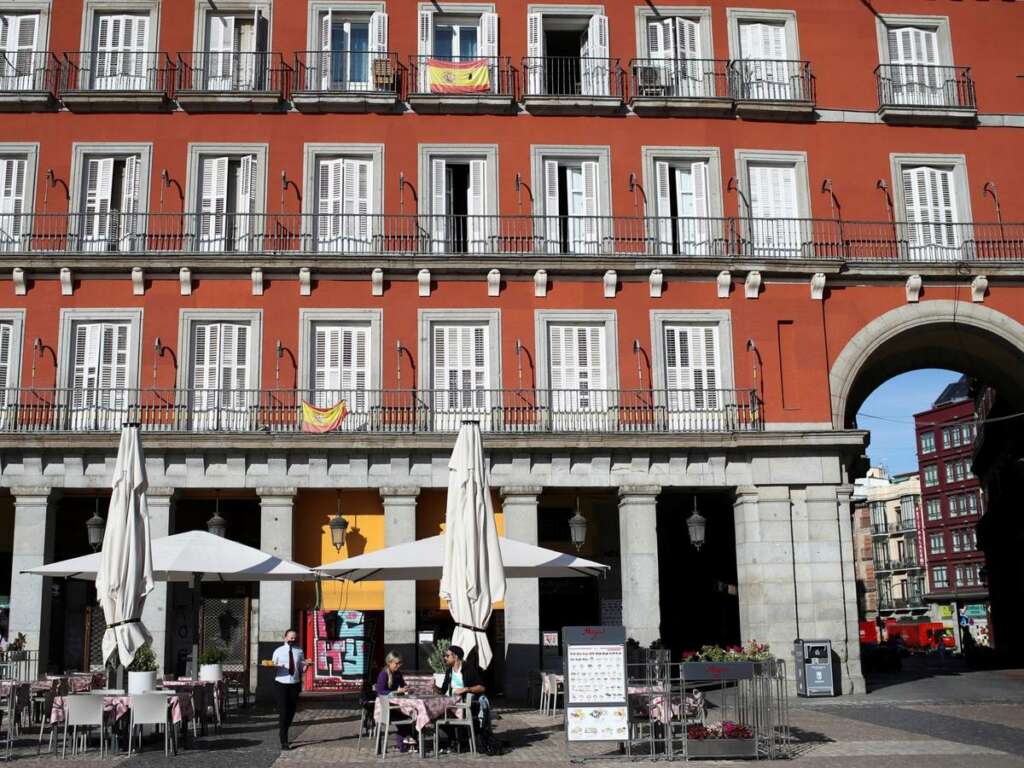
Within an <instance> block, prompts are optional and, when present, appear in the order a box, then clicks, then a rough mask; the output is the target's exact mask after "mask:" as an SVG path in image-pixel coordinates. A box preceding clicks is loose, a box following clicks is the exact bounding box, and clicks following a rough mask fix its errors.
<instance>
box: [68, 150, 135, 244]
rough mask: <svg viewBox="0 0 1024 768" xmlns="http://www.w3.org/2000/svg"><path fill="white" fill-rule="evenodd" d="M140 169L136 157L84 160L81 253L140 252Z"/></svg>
mask: <svg viewBox="0 0 1024 768" xmlns="http://www.w3.org/2000/svg"><path fill="white" fill-rule="evenodd" d="M139 166H140V159H139V157H138V156H137V155H128V156H127V157H86V158H85V189H84V196H85V199H84V201H83V202H84V205H83V206H82V211H83V213H82V221H81V222H80V231H81V238H82V250H85V251H89V252H98V251H122V252H124V251H134V250H138V247H139V245H140V243H139V242H138V240H139V235H140V233H141V231H142V226H141V222H140V221H139Z"/></svg>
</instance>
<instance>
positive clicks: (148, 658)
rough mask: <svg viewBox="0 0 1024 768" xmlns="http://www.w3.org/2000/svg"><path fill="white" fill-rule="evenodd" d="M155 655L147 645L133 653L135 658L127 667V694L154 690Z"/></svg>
mask: <svg viewBox="0 0 1024 768" xmlns="http://www.w3.org/2000/svg"><path fill="white" fill-rule="evenodd" d="M157 668H158V665H157V663H156V654H155V653H153V649H152V648H150V647H149V646H148V645H144V646H142V647H141V648H139V649H138V650H136V651H135V658H134V659H132V663H131V664H129V665H128V693H129V694H133V693H146V691H152V690H153V689H154V688H156V672H157Z"/></svg>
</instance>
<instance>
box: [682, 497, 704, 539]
mask: <svg viewBox="0 0 1024 768" xmlns="http://www.w3.org/2000/svg"><path fill="white" fill-rule="evenodd" d="M706 528H707V520H706V519H705V518H704V516H703V515H701V513H700V512H698V511H697V496H696V495H694V497H693V514H692V515H690V517H689V518H687V520H686V530H687V531H688V532H689V534H690V544H692V545H693V548H694V549H696V550H698V551H699V550H700V548H701V547H703V546H704V532H705V529H706Z"/></svg>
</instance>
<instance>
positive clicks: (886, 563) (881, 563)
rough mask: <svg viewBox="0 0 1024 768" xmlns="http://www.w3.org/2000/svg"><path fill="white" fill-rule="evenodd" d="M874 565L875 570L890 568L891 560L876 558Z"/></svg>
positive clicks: (888, 569) (887, 569)
mask: <svg viewBox="0 0 1024 768" xmlns="http://www.w3.org/2000/svg"><path fill="white" fill-rule="evenodd" d="M874 565H875V571H876V572H880V571H891V570H892V560H876V561H875V563H874Z"/></svg>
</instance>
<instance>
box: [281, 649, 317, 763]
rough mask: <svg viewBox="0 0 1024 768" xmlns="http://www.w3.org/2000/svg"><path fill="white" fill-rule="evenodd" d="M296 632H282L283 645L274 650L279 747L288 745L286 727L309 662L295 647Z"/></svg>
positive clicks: (285, 747) (288, 725) (290, 722)
mask: <svg viewBox="0 0 1024 768" xmlns="http://www.w3.org/2000/svg"><path fill="white" fill-rule="evenodd" d="M297 639H298V634H297V633H296V631H295V630H294V629H289V630H288V631H287V632H285V633H284V645H282V646H281V647H280V648H278V649H277V650H276V651H274V658H273V664H274V671H275V672H276V676H275V677H274V702H275V703H276V704H277V722H278V730H279V735H280V738H281V749H289V747H288V729H289V728H290V727H291V724H292V720H293V719H294V718H295V708H296V707H297V706H298V704H299V693H300V692H301V691H302V673H303V672H304V671H305V669H306V667H308V666H309V664H310V662H308V661H306V660H305V658H304V657H303V653H302V649H301V648H296V647H295V643H296V641H297Z"/></svg>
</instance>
